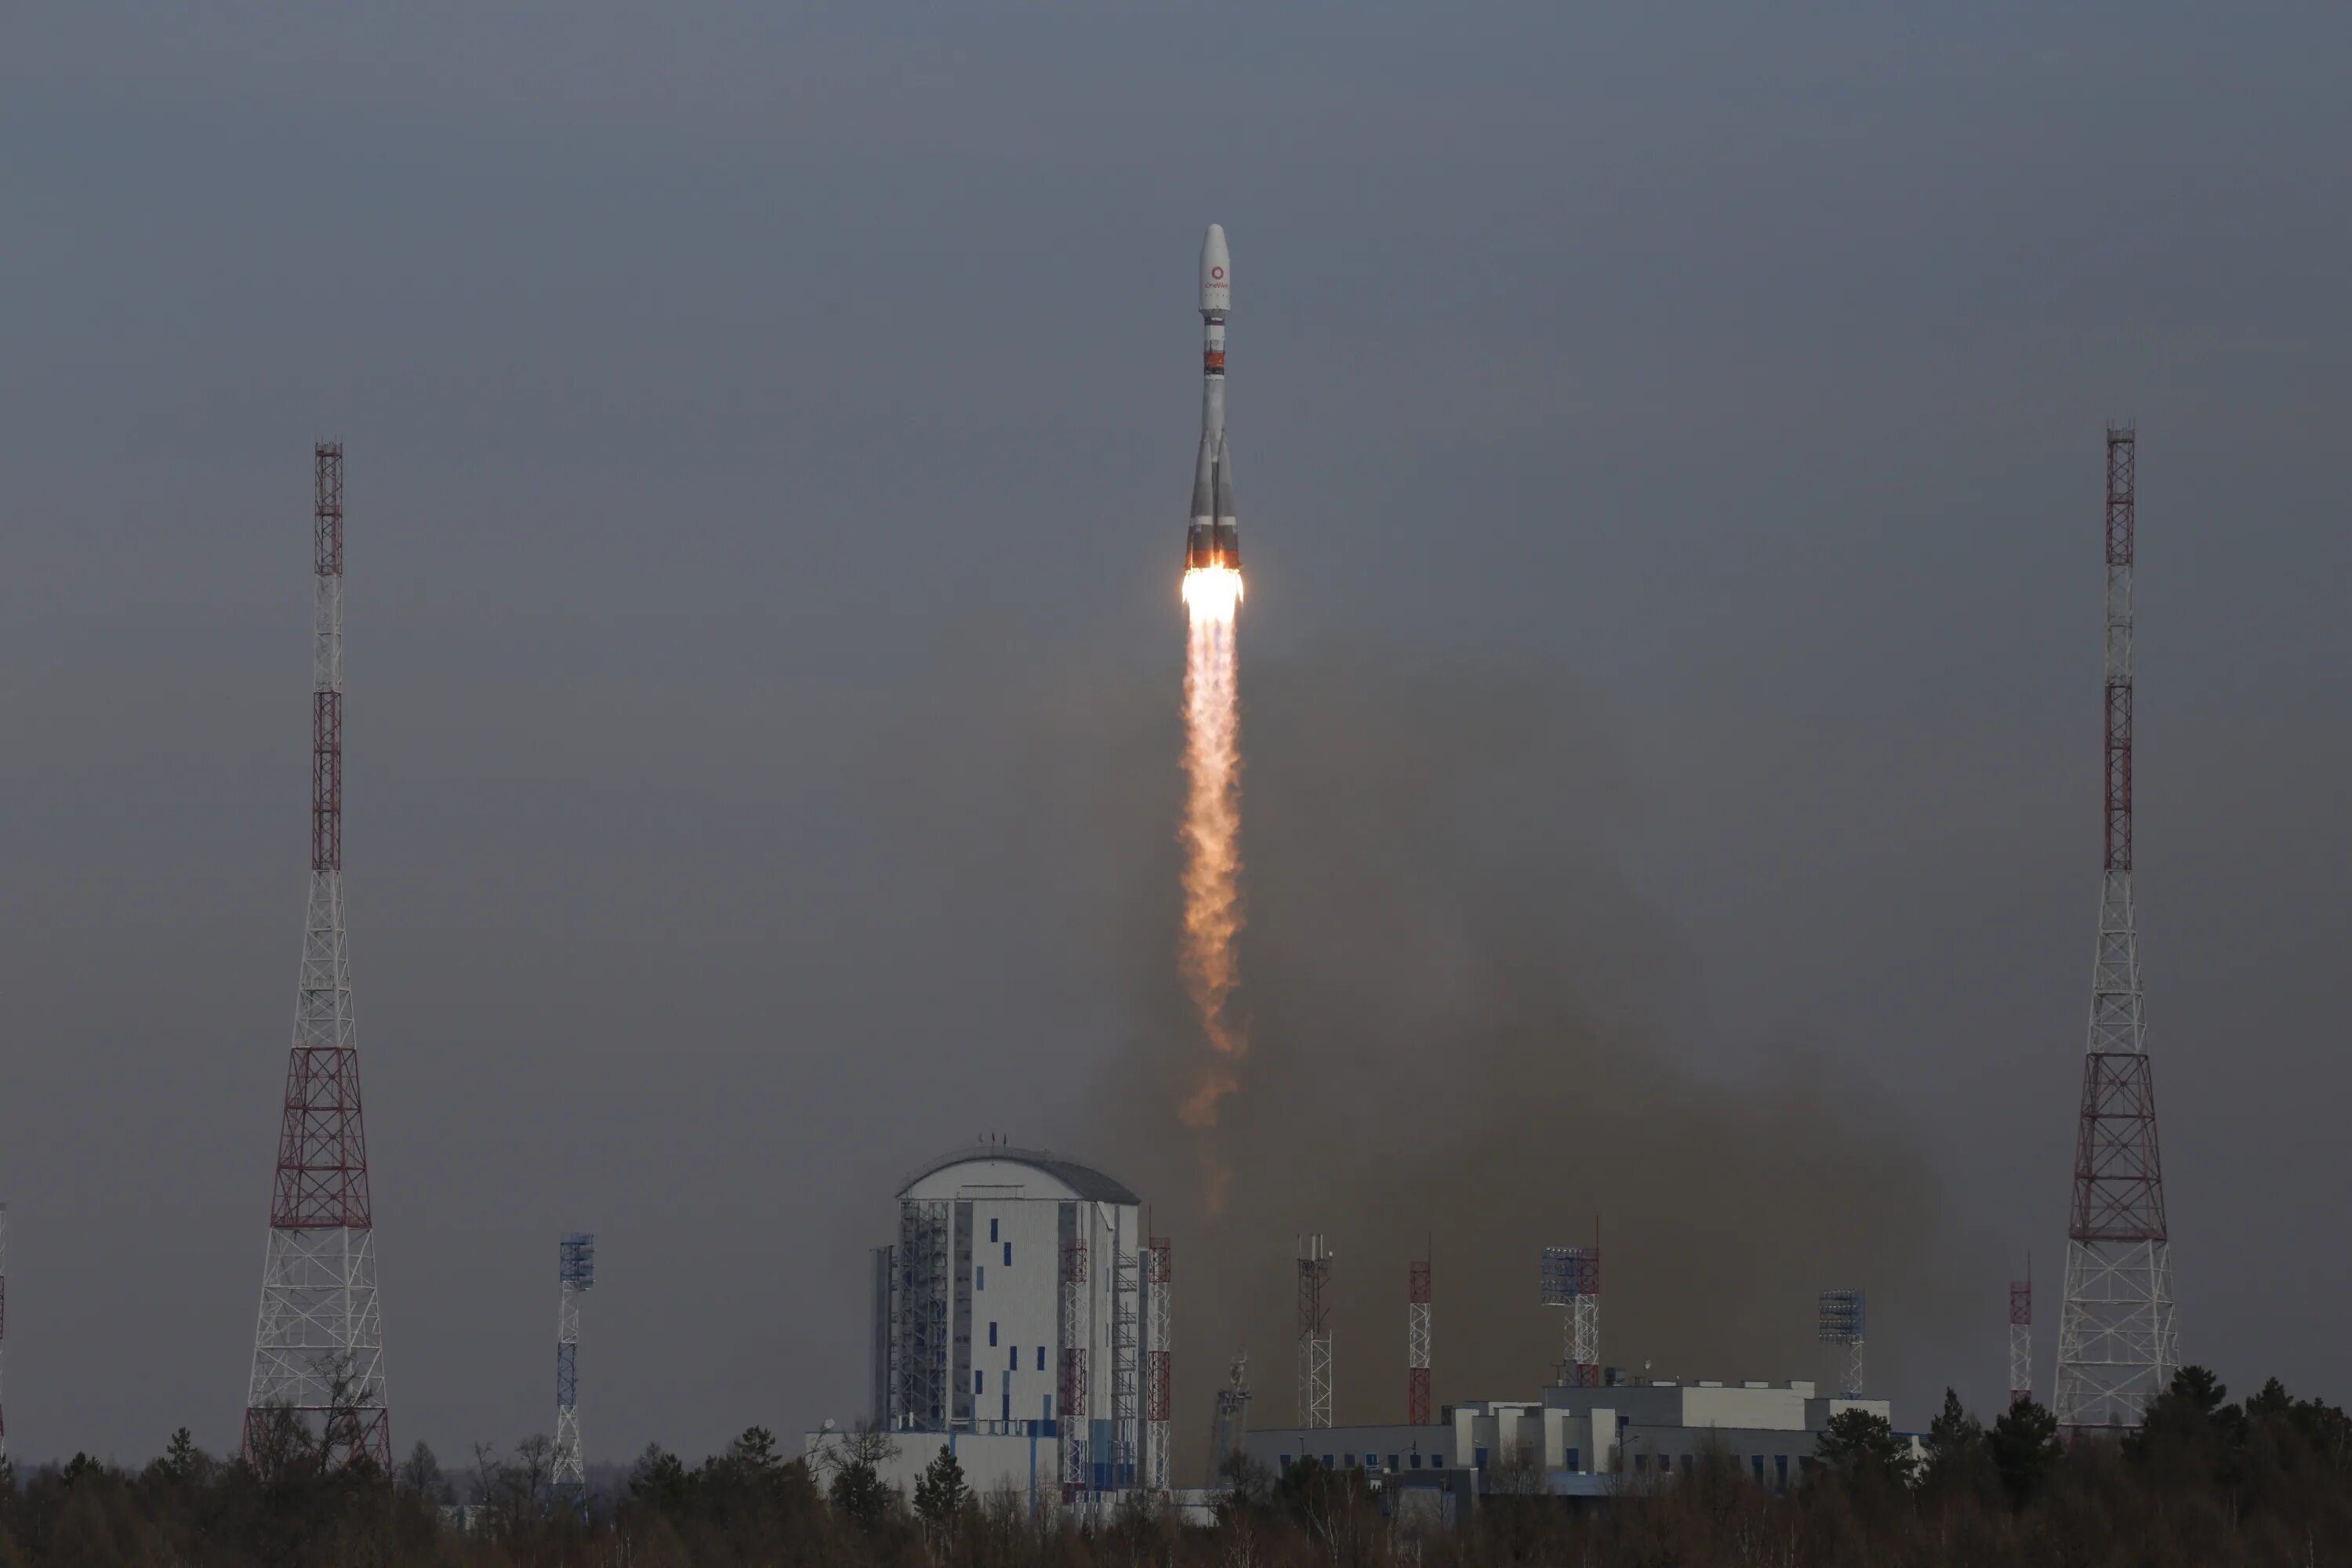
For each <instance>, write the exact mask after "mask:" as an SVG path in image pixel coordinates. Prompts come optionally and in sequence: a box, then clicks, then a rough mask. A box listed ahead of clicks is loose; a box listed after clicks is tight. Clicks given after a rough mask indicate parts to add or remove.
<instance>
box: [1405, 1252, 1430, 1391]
mask: <svg viewBox="0 0 2352 1568" xmlns="http://www.w3.org/2000/svg"><path fill="white" fill-rule="evenodd" d="M1404 1418H1405V1424H1406V1425H1407V1426H1428V1425H1429V1264H1428V1262H1427V1260H1426V1259H1424V1260H1423V1261H1422V1262H1419V1263H1414V1264H1411V1265H1408V1266H1407V1268H1406V1269H1405V1276H1404Z"/></svg>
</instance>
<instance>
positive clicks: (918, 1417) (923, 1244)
mask: <svg viewBox="0 0 2352 1568" xmlns="http://www.w3.org/2000/svg"><path fill="white" fill-rule="evenodd" d="M954 1237H955V1223H954V1213H953V1205H950V1204H946V1203H902V1204H900V1205H898V1253H897V1258H898V1296H897V1302H898V1347H897V1355H896V1360H897V1363H898V1380H897V1382H896V1383H895V1384H893V1392H892V1394H891V1398H892V1399H893V1400H894V1401H895V1406H894V1408H893V1409H892V1411H891V1416H892V1424H893V1425H894V1426H898V1427H900V1428H909V1427H911V1428H915V1429H918V1430H922V1431H935V1432H936V1431H945V1430H946V1429H947V1424H948V1361H949V1352H950V1348H951V1347H950V1343H949V1339H950V1329H951V1324H950V1319H949V1311H948V1303H949V1295H950V1291H949V1287H950V1278H949V1277H950V1273H951V1272H952V1270H953V1265H952V1262H951V1259H950V1248H951V1247H952V1246H953V1244H954Z"/></svg>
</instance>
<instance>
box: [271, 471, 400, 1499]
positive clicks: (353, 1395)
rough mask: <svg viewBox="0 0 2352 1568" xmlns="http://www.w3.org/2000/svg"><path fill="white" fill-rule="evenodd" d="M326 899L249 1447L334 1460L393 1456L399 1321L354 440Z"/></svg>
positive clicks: (336, 618) (330, 627)
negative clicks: (364, 1078)
mask: <svg viewBox="0 0 2352 1568" xmlns="http://www.w3.org/2000/svg"><path fill="white" fill-rule="evenodd" d="M312 466H313V470H314V478H315V480H316V506H315V509H314V511H313V517H312V529H311V550H312V560H313V576H314V594H313V598H312V637H311V660H310V667H311V668H310V673H311V681H310V718H311V744H310V909H309V913H308V916H307V918H306V920H305V921H304V934H303V940H302V967H301V977H300V983H299V984H300V992H299V1001H298V1002H297V1004H296V1006H295V1013H294V1045H293V1049H292V1053H291V1058H290V1060H289V1064H288V1067H287V1073H286V1098H285V1105H284V1113H283V1117H282V1119H281V1123H280V1127H279V1131H278V1170H277V1176H276V1180H275V1184H274V1192H273V1196H272V1201H271V1204H270V1212H269V1241H268V1248H267V1250H266V1252H265V1253H264V1256H263V1260H262V1273H261V1311H260V1316H259V1320H258V1321H257V1324H256V1325H255V1329H254V1338H253V1375H252V1379H251V1381H250V1383H249V1384H247V1394H246V1421H245V1447H246V1451H247V1454H248V1455H252V1454H254V1453H255V1452H256V1451H257V1446H258V1444H259V1441H260V1439H261V1438H262V1437H263V1436H264V1434H265V1431H266V1428H267V1425H268V1422H269V1420H270V1419H271V1416H272V1413H273V1412H275V1411H278V1410H281V1409H288V1410H291V1411H293V1412H295V1413H296V1414H297V1415H298V1416H299V1418H300V1419H301V1420H302V1421H303V1422H304V1423H305V1424H306V1425H307V1426H310V1428H311V1429H312V1432H313V1435H314V1436H316V1438H317V1439H318V1441H319V1442H320V1447H321V1451H322V1452H323V1453H324V1454H325V1455H326V1456H327V1458H328V1462H329V1463H331V1464H340V1463H344V1462H348V1461H350V1460H352V1459H358V1458H366V1459H370V1460H373V1462H374V1463H375V1464H377V1465H379V1466H381V1467H383V1468H390V1466H391V1464H392V1416H391V1412H390V1410H389V1408H388V1407H387V1406H386V1405H385V1402H384V1358H383V1319H382V1316H381V1312H380V1309H379V1307H378V1303H377V1300H376V1259H375V1224H374V1219H373V1209H372V1206H371V1204H370V1200H369V1193H368V1164H367V1136H366V1133H365V1131H364V1129H363V1125H362V1119H361V1114H360V1058H359V1041H358V1036H357V1032H356V1030H355V1028H354V1026H353V1024H352V981H351V956H350V951H349V947H348V944H347V943H346V942H345V939H344V934H343V827H342V823H343V448H342V447H341V444H340V443H334V442H327V443H321V444H320V446H319V447H317V448H316V450H315V451H314V452H313V454H312Z"/></svg>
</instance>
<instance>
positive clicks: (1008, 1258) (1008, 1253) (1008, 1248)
mask: <svg viewBox="0 0 2352 1568" xmlns="http://www.w3.org/2000/svg"><path fill="white" fill-rule="evenodd" d="M1004 1267H1006V1268H1012V1267H1013V1244H1012V1243H1011V1242H1009V1241H1008V1242H1006V1243H1005V1244H1004Z"/></svg>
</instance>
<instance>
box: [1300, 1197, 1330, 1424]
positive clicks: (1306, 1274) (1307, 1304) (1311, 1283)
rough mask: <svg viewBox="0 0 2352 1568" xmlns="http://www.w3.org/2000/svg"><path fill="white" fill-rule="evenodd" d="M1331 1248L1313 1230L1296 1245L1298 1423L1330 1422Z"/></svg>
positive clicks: (1321, 1235) (1318, 1233) (1320, 1234)
mask: <svg viewBox="0 0 2352 1568" xmlns="http://www.w3.org/2000/svg"><path fill="white" fill-rule="evenodd" d="M1330 1283H1331V1249H1330V1248H1329V1247H1326V1246H1325V1245H1324V1244H1323V1233H1322V1232H1320V1231H1318V1232H1316V1233H1315V1234H1314V1235H1313V1236H1310V1237H1307V1239H1306V1240H1305V1241H1304V1242H1302V1243H1301V1244H1300V1245H1299V1248H1298V1424H1299V1425H1300V1426H1329V1425H1331V1309H1330V1304H1329V1303H1328V1301H1326V1300H1324V1290H1325V1289H1326V1287H1328V1285H1329V1284H1330Z"/></svg>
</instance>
